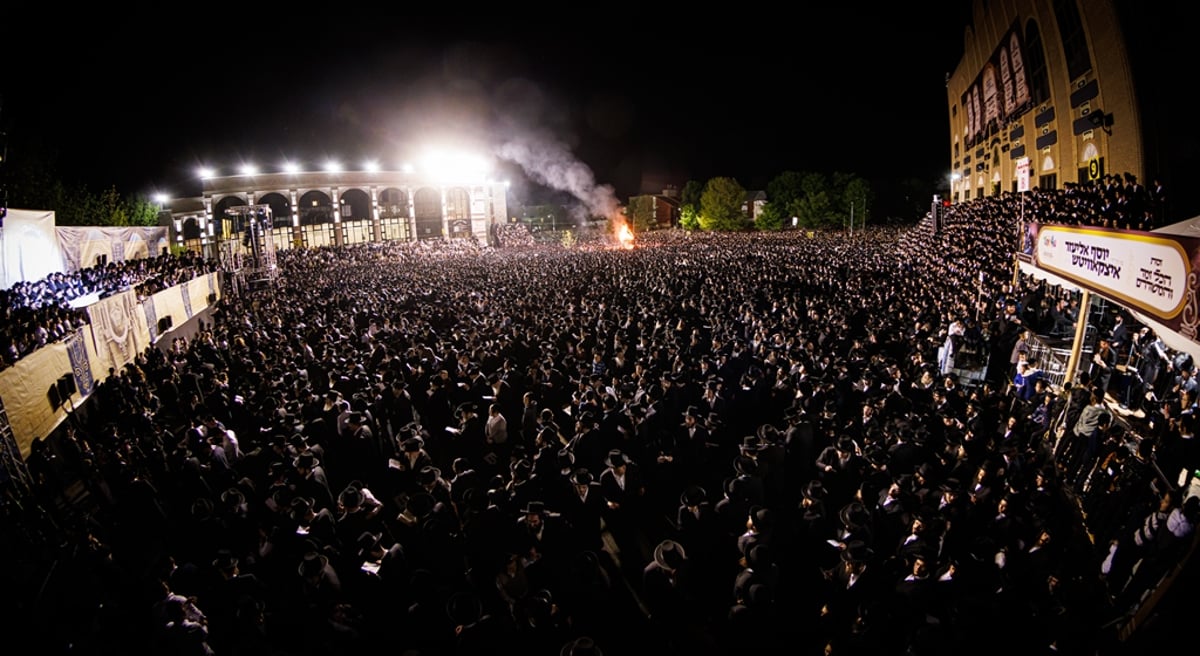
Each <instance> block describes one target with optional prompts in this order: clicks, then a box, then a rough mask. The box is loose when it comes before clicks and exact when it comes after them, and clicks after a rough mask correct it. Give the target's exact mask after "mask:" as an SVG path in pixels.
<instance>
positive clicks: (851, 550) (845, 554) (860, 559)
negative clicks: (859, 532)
mask: <svg viewBox="0 0 1200 656" xmlns="http://www.w3.org/2000/svg"><path fill="white" fill-rule="evenodd" d="M874 555H875V552H874V550H872V549H871V547H869V546H867V543H866V542H863V541H862V540H851V541H849V542H847V543H846V548H845V549H842V553H841V557H842V560H843V561H845V562H847V563H865V562H867V561H868V560H870V559H871V557H872V556H874Z"/></svg>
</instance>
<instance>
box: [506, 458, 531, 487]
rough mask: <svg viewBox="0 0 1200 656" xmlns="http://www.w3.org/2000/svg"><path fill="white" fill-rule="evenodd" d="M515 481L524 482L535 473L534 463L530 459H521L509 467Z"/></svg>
mask: <svg viewBox="0 0 1200 656" xmlns="http://www.w3.org/2000/svg"><path fill="white" fill-rule="evenodd" d="M509 469H510V470H512V477H513V480H517V481H524V480H527V479H528V478H529V476H530V475H531V474H532V473H533V463H532V462H530V461H529V459H528V458H521V459H520V460H518V461H516V462H514V463H513V464H512V465H510V466H509Z"/></svg>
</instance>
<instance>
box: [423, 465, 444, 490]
mask: <svg viewBox="0 0 1200 656" xmlns="http://www.w3.org/2000/svg"><path fill="white" fill-rule="evenodd" d="M441 475H442V470H440V469H438V468H437V467H434V466H433V465H425V466H424V467H422V468H421V471H418V472H417V482H418V483H420V484H421V485H433V484H434V483H436V482H437V479H438V478H440V477H441Z"/></svg>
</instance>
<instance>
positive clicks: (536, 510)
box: [521, 501, 546, 515]
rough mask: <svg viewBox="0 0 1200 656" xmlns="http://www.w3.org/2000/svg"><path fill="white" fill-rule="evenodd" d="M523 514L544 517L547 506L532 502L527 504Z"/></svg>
mask: <svg viewBox="0 0 1200 656" xmlns="http://www.w3.org/2000/svg"><path fill="white" fill-rule="evenodd" d="M521 512H522V513H523V514H525V515H544V514H546V504H545V503H544V502H541V501H530V502H529V503H527V504H525V508H524V509H523V510H521Z"/></svg>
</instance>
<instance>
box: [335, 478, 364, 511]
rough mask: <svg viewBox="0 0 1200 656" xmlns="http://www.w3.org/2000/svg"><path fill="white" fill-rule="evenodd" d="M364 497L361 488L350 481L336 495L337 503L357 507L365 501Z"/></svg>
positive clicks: (347, 506) (346, 506)
mask: <svg viewBox="0 0 1200 656" xmlns="http://www.w3.org/2000/svg"><path fill="white" fill-rule="evenodd" d="M366 498H367V497H366V495H364V494H363V492H362V490H360V489H358V486H357V485H355V484H353V483H351V484H350V485H347V486H346V489H344V490H342V493H341V494H339V495H338V504H339V505H341V506H343V507H345V508H357V507H359V506H361V505H362V504H363V502H364V501H366Z"/></svg>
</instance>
